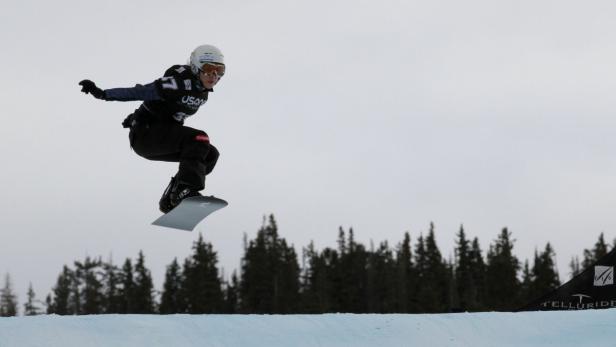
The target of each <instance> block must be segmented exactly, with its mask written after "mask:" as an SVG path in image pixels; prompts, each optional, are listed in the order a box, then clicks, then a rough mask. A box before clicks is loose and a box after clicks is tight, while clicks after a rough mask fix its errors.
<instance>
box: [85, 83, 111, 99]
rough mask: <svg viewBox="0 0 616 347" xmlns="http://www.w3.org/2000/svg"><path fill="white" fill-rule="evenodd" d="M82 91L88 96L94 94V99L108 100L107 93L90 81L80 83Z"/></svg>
mask: <svg viewBox="0 0 616 347" xmlns="http://www.w3.org/2000/svg"><path fill="white" fill-rule="evenodd" d="M79 85H80V86H81V91H82V92H84V93H86V94H92V96H93V97H95V98H97V99H101V100H106V98H107V97H106V95H105V91H104V90H102V89H100V88H99V87H97V86H96V83H94V82H92V81H90V80H83V81H81V82H79Z"/></svg>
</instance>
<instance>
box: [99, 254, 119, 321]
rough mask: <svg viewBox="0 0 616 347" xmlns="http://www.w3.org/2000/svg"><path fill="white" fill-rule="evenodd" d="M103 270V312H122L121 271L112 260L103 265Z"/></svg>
mask: <svg viewBox="0 0 616 347" xmlns="http://www.w3.org/2000/svg"><path fill="white" fill-rule="evenodd" d="M102 268H103V303H102V306H103V311H104V312H105V313H121V312H122V293H121V291H120V279H121V276H122V275H121V273H120V269H119V268H118V267H117V266H115V265H114V264H113V262H112V260H111V259H109V262H108V263H103V264H102Z"/></svg>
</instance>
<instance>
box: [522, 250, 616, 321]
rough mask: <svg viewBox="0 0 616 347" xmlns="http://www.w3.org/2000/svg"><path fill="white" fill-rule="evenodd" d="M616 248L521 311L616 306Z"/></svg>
mask: <svg viewBox="0 0 616 347" xmlns="http://www.w3.org/2000/svg"><path fill="white" fill-rule="evenodd" d="M614 267H616V248H615V249H613V250H612V251H611V252H609V253H608V254H606V255H605V256H604V257H603V258H601V259H599V261H597V262H596V263H595V264H594V265H593V266H590V267H589V268H587V269H585V270H584V271H582V272H581V273H580V274H579V275H577V276H575V277H574V278H572V279H571V280H570V281H569V282H567V283H565V284H563V285H562V286H560V287H558V288H557V289H555V290H553V291H552V292H550V293H548V294H546V295H544V296H542V297H541V298H539V299H537V300H535V301H533V302H531V303H529V304H528V305H526V306H525V307H523V308H521V309H520V310H519V311H553V310H589V309H601V308H614V307H616V285H615V284H614Z"/></svg>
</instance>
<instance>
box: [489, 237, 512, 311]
mask: <svg viewBox="0 0 616 347" xmlns="http://www.w3.org/2000/svg"><path fill="white" fill-rule="evenodd" d="M513 242H514V241H513V240H511V233H510V232H509V231H508V230H507V228H504V229H503V230H502V231H501V233H500V234H499V236H498V238H497V239H496V240H495V241H494V243H493V244H492V245H490V250H489V251H488V257H487V267H486V280H487V283H488V286H487V298H486V301H487V305H488V308H489V309H491V310H496V311H510V310H513V309H515V308H517V307H519V304H520V299H519V297H518V294H519V292H520V281H519V280H518V277H517V274H518V271H519V270H520V262H519V261H518V258H516V257H515V256H514V255H513V252H512V250H513Z"/></svg>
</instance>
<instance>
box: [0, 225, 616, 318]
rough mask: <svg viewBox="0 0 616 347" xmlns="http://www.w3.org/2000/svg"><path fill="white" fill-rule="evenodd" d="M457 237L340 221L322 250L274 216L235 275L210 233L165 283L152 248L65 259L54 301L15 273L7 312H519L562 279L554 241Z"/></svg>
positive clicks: (0, 301) (169, 270)
mask: <svg viewBox="0 0 616 347" xmlns="http://www.w3.org/2000/svg"><path fill="white" fill-rule="evenodd" d="M455 240H456V243H455V249H454V250H453V253H452V254H453V255H454V256H453V259H445V257H444V256H443V255H442V253H441V251H440V250H439V248H438V246H437V244H436V241H435V228H434V224H431V225H430V228H429V231H428V232H427V234H425V235H424V234H421V235H419V236H417V237H416V238H415V239H414V240H411V237H410V235H409V233H406V234H404V235H402V240H401V241H400V242H399V243H397V244H395V245H390V244H388V243H387V242H381V243H380V244H378V245H374V244H371V245H369V246H366V245H363V244H361V243H358V242H356V241H355V240H354V232H353V229H349V230H344V229H342V228H340V229H339V234H338V240H337V245H335V247H327V248H325V249H320V250H319V249H316V248H315V246H314V244H312V243H311V244H309V245H307V246H304V247H302V248H301V249H300V250H299V252H298V250H296V249H295V248H294V247H293V246H292V245H289V244H288V243H287V241H286V240H285V239H284V237H282V236H281V234H280V233H279V230H278V226H277V224H276V220H275V218H274V216H273V215H270V216H268V217H267V218H265V219H264V223H263V225H262V226H261V227H260V229H259V230H258V232H257V234H256V237H255V238H254V239H248V238H247V237H245V241H244V254H243V257H242V259H241V267H240V268H239V269H236V270H235V271H234V272H233V273H231V274H230V276H228V277H229V278H223V275H222V274H221V271H220V269H219V267H218V260H217V252H216V250H215V249H214V248H213V247H212V245H211V244H210V243H208V242H207V241H206V240H205V239H204V238H203V237H202V236H201V235H200V236H199V238H198V240H197V241H196V242H194V244H193V246H192V250H191V253H190V254H189V256H188V257H187V258H186V259H183V260H180V259H177V258H176V259H174V260H173V262H172V263H171V264H169V265H168V266H167V267H166V272H165V278H164V282H163V283H162V286H161V288H155V286H154V284H153V281H152V276H151V274H150V270H149V269H148V268H147V267H146V255H145V254H143V252H139V254H138V255H137V257H136V258H135V259H126V260H125V261H124V262H123V263H122V264H118V265H116V264H112V263H108V262H105V261H103V260H102V259H101V258H100V257H99V258H91V257H86V258H85V259H82V260H76V261H74V263H73V264H69V265H64V266H63V267H62V268H61V269H59V273H58V276H57V281H56V283H55V285H54V286H53V288H51V289H50V292H49V293H46V296H45V297H44V299H42V300H37V298H36V294H35V293H34V291H33V290H32V286H31V285H30V290H29V291H28V295H27V299H26V300H25V301H26V302H25V303H23V304H18V303H17V300H16V296H15V294H14V293H13V289H12V283H11V278H10V275H9V274H6V276H5V277H4V284H3V285H2V286H1V287H0V316H14V315H17V314H18V312H19V313H23V315H37V314H45V313H47V314H58V315H87V314H111V313H118V314H122V313H135V314H138V313H139V314H148V313H149V314H175V313H188V314H205V313H221V314H222V313H224V314H235V313H242V314H249V313H250V314H299V313H302V314H317V313H335V312H345V313H446V312H465V311H468V312H478V311H513V310H516V309H517V308H519V307H521V306H522V305H524V304H525V303H527V302H529V301H531V300H533V299H536V298H538V297H539V296H541V295H543V294H545V293H546V292H548V291H550V290H552V289H555V288H557V287H558V286H560V285H561V279H560V278H559V275H558V271H557V269H556V264H555V250H554V249H553V248H552V246H551V245H550V244H549V243H548V244H546V245H545V246H544V247H542V248H540V250H538V251H536V252H535V254H534V258H533V259H531V260H530V261H529V260H524V261H521V260H520V259H518V258H517V257H516V256H515V254H514V251H513V249H514V240H513V238H512V234H511V232H509V231H508V230H507V228H504V229H502V230H501V231H500V233H498V234H497V235H495V238H494V240H492V242H491V243H490V245H489V247H488V249H486V250H482V249H481V248H480V246H479V245H480V243H479V240H478V239H477V238H474V239H472V240H471V239H469V238H467V236H466V233H465V231H464V228H463V227H460V229H459V231H458V232H457V233H456V235H455ZM611 247H612V245H608V244H607V243H606V242H605V240H604V236H603V234H601V235H599V239H598V240H597V241H596V243H595V244H594V245H593V246H592V247H591V248H590V249H585V250H584V251H583V259H582V260H581V261H580V260H579V259H578V258H573V259H572V260H571V263H570V264H569V267H570V274H569V275H571V276H573V275H575V274H577V273H579V272H581V271H582V270H583V269H584V268H586V267H587V266H590V265H591V264H593V263H594V262H595V261H596V260H597V259H599V258H601V257H602V256H603V255H605V254H607V252H608V251H609V250H610V249H611Z"/></svg>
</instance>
